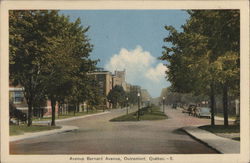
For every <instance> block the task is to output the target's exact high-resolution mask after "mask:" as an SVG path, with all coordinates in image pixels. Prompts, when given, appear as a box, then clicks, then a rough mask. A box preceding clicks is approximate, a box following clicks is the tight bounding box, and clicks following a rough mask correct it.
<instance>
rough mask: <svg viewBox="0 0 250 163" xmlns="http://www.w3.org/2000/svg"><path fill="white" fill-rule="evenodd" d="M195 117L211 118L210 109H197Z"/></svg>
mask: <svg viewBox="0 0 250 163" xmlns="http://www.w3.org/2000/svg"><path fill="white" fill-rule="evenodd" d="M195 115H196V116H197V117H199V118H200V117H207V118H211V108H208V107H197V109H196V112H195Z"/></svg>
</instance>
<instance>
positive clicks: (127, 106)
mask: <svg viewBox="0 0 250 163" xmlns="http://www.w3.org/2000/svg"><path fill="white" fill-rule="evenodd" d="M126 100H127V115H128V97H126Z"/></svg>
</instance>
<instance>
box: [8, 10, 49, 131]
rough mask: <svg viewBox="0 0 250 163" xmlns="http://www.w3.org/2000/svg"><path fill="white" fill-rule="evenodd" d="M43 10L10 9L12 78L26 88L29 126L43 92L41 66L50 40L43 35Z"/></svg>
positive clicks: (15, 82)
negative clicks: (33, 109) (41, 11)
mask: <svg viewBox="0 0 250 163" xmlns="http://www.w3.org/2000/svg"><path fill="white" fill-rule="evenodd" d="M41 16H42V13H40V12H39V11H32V10H29V11H28V10H11V11H9V42H10V46H9V49H10V54H9V56H10V58H9V60H10V61H9V64H10V80H11V81H13V83H14V84H20V85H22V86H23V87H24V96H25V98H26V101H27V104H28V126H30V125H31V124H32V108H33V106H34V103H36V102H37V101H38V100H39V98H40V95H42V94H44V93H45V92H44V90H45V89H44V85H43V78H42V75H41V69H42V68H43V66H45V65H43V63H42V61H43V60H44V59H45V57H44V56H45V55H46V48H47V43H46V42H47V40H46V36H45V35H44V31H45V30H46V29H43V22H46V20H44V21H43V22H42V21H41V19H40V18H41Z"/></svg>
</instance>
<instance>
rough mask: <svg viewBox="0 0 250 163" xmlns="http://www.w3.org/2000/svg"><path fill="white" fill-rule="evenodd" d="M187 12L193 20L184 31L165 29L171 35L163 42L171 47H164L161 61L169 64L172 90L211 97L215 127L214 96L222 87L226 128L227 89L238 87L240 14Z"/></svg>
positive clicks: (228, 11)
mask: <svg viewBox="0 0 250 163" xmlns="http://www.w3.org/2000/svg"><path fill="white" fill-rule="evenodd" d="M188 13H189V15H190V18H189V19H188V21H187V23H186V24H185V25H183V26H182V28H183V32H177V30H175V29H174V28H173V27H171V26H166V29H167V30H168V31H169V32H170V34H169V36H168V37H167V38H165V39H164V41H165V42H169V43H171V45H170V46H168V47H167V46H164V47H163V48H164V49H165V51H164V52H163V56H162V57H161V59H162V60H167V61H168V62H169V63H168V64H167V67H168V69H169V71H168V72H167V75H168V79H169V81H170V82H171V83H172V87H171V88H172V90H174V91H177V92H183V93H189V92H191V93H195V94H201V93H203V94H204V95H208V96H210V104H211V109H212V118H211V124H212V125H214V110H215V95H216V94H217V93H220V92H221V91H219V89H218V88H222V90H223V91H222V92H223V104H224V106H223V107H224V120H225V121H224V124H225V125H227V124H228V122H227V118H228V116H227V103H228V101H227V96H228V93H227V92H228V88H229V87H230V89H232V90H234V89H238V88H237V87H238V86H239V82H238V81H239V80H238V79H239V11H238V10H190V11H188ZM229 53H230V54H229ZM229 56H230V57H229ZM222 74H223V75H222ZM228 80H230V81H228ZM236 92H237V91H236Z"/></svg>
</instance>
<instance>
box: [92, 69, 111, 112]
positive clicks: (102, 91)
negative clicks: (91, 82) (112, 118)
mask: <svg viewBox="0 0 250 163" xmlns="http://www.w3.org/2000/svg"><path fill="white" fill-rule="evenodd" d="M91 74H92V75H95V78H96V80H97V82H98V88H99V89H98V91H99V95H100V96H101V97H103V105H105V106H107V107H110V106H111V105H110V104H109V102H108V101H107V98H106V97H107V95H108V93H109V91H110V90H112V87H113V84H112V83H113V82H112V79H113V77H112V74H111V72H109V71H96V72H92V73H91Z"/></svg>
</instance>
